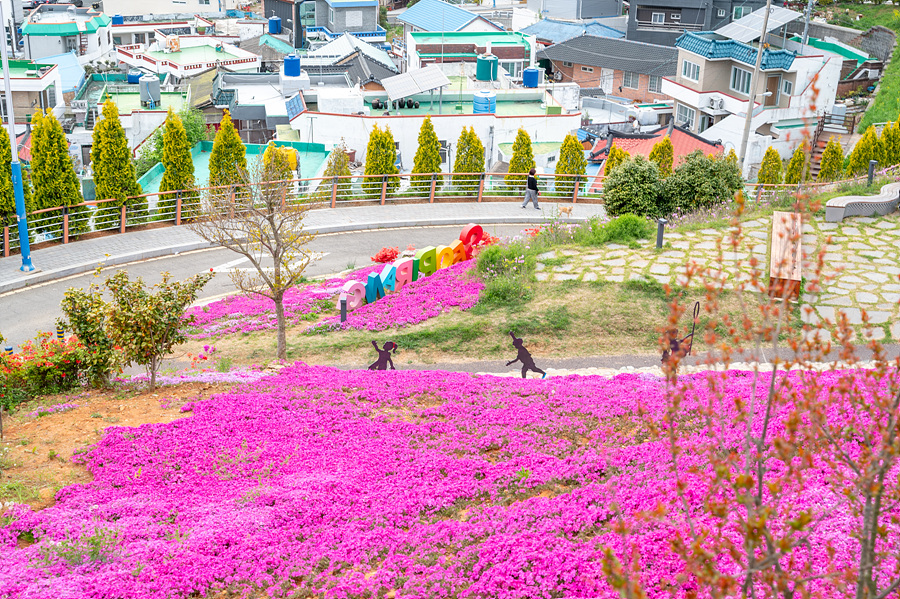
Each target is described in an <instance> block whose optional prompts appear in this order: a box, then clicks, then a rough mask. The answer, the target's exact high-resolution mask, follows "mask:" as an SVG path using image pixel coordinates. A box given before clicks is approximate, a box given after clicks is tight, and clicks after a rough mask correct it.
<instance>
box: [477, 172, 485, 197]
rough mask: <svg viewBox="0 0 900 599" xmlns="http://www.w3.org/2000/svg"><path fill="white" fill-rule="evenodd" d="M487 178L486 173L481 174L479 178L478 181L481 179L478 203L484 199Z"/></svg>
mask: <svg viewBox="0 0 900 599" xmlns="http://www.w3.org/2000/svg"><path fill="white" fill-rule="evenodd" d="M485 176H486V175H485V173H481V175H479V177H478V179H479V181H478V201H479V202H480V201H481V198H482V197H484V178H485Z"/></svg>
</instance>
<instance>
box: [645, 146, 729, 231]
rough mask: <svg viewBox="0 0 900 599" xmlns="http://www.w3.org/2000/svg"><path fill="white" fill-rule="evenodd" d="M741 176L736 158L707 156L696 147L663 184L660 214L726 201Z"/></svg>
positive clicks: (692, 209)
mask: <svg viewBox="0 0 900 599" xmlns="http://www.w3.org/2000/svg"><path fill="white" fill-rule="evenodd" d="M743 185H744V180H743V178H742V177H741V169H740V166H738V164H737V160H733V159H731V155H730V154H729V156H726V157H725V158H716V157H714V156H706V155H704V154H703V152H701V151H699V150H697V151H695V152H691V153H690V154H688V155H687V156H686V157H685V158H684V159H683V160H682V161H681V164H679V165H678V168H676V169H675V170H674V171H673V172H672V174H671V175H669V176H668V177H666V179H665V181H663V184H662V188H663V191H662V195H663V196H664V200H663V201H661V202H660V204H661V205H662V206H663V207H664V208H665V211H664V212H663V214H662V215H663V216H665V215H666V214H669V213H671V212H672V211H674V210H680V211H683V212H693V211H694V210H697V209H698V208H707V207H709V206H713V205H715V204H720V203H722V202H727V201H729V200H731V198H732V197H733V196H734V192H736V191H737V190H739V189H741V187H743Z"/></svg>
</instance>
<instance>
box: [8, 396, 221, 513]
mask: <svg viewBox="0 0 900 599" xmlns="http://www.w3.org/2000/svg"><path fill="white" fill-rule="evenodd" d="M228 387H229V385H211V384H208V383H188V384H184V385H178V386H171V387H161V388H158V389H157V390H156V391H154V392H153V393H150V392H149V391H135V390H133V389H119V390H112V391H91V392H87V393H85V394H83V395H79V396H77V397H73V396H54V397H45V398H42V399H41V400H40V401H38V402H33V403H32V404H29V405H27V406H23V407H22V408H21V409H19V410H18V411H17V412H16V413H15V414H13V415H12V416H11V417H4V423H3V432H4V438H3V440H2V441H0V514H2V512H3V509H4V508H3V507H2V506H3V504H6V503H26V504H28V505H30V506H31V507H32V508H34V509H42V508H45V507H48V506H51V505H53V503H54V501H55V496H56V492H57V491H58V490H59V489H61V488H62V487H65V486H67V485H71V484H75V483H86V482H90V481H91V475H90V473H88V471H87V470H86V469H85V468H84V467H83V466H79V465H76V464H74V463H72V459H71V458H72V455H73V454H74V453H75V452H76V451H78V450H82V449H84V448H85V447H87V446H90V445H94V444H95V443H97V442H98V441H100V439H101V438H102V437H103V433H104V431H105V430H106V429H107V428H108V427H111V426H131V427H137V426H141V425H142V424H148V423H155V422H172V421H173V420H177V419H179V418H184V417H186V416H189V415H190V413H189V412H188V413H182V412H181V407H182V406H183V405H184V404H185V403H187V402H189V401H198V400H202V399H207V398H209V397H210V396H211V395H213V394H214V393H220V392H222V391H225V390H226V389H227V388H228ZM61 403H73V404H77V405H78V407H77V408H75V409H74V410H68V411H65V412H59V413H54V414H48V415H46V416H42V417H40V418H34V417H30V416H28V414H29V413H30V412H32V411H34V410H35V409H37V408H38V407H40V406H45V407H50V406H53V405H57V404H61Z"/></svg>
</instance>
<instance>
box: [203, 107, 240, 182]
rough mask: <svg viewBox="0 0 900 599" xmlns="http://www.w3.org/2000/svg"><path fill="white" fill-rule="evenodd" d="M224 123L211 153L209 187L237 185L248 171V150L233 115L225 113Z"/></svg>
mask: <svg viewBox="0 0 900 599" xmlns="http://www.w3.org/2000/svg"><path fill="white" fill-rule="evenodd" d="M223 112H224V113H223V115H222V123H221V124H220V125H219V131H218V132H217V133H216V138H215V140H214V141H213V147H212V151H211V152H210V153H209V186H210V187H219V186H226V185H237V184H238V183H240V182H241V181H242V180H243V179H244V177H245V173H246V171H247V148H246V147H245V146H244V142H242V141H241V138H240V137H239V136H238V134H237V131H236V130H235V128H234V123H233V122H232V121H231V114H230V113H229V112H228V110H227V109H226V110H225V111H223Z"/></svg>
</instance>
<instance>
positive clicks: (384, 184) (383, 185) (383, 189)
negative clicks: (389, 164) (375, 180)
mask: <svg viewBox="0 0 900 599" xmlns="http://www.w3.org/2000/svg"><path fill="white" fill-rule="evenodd" d="M387 182H388V178H387V175H382V176H381V205H382V206H384V198H385V196H387Z"/></svg>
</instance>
